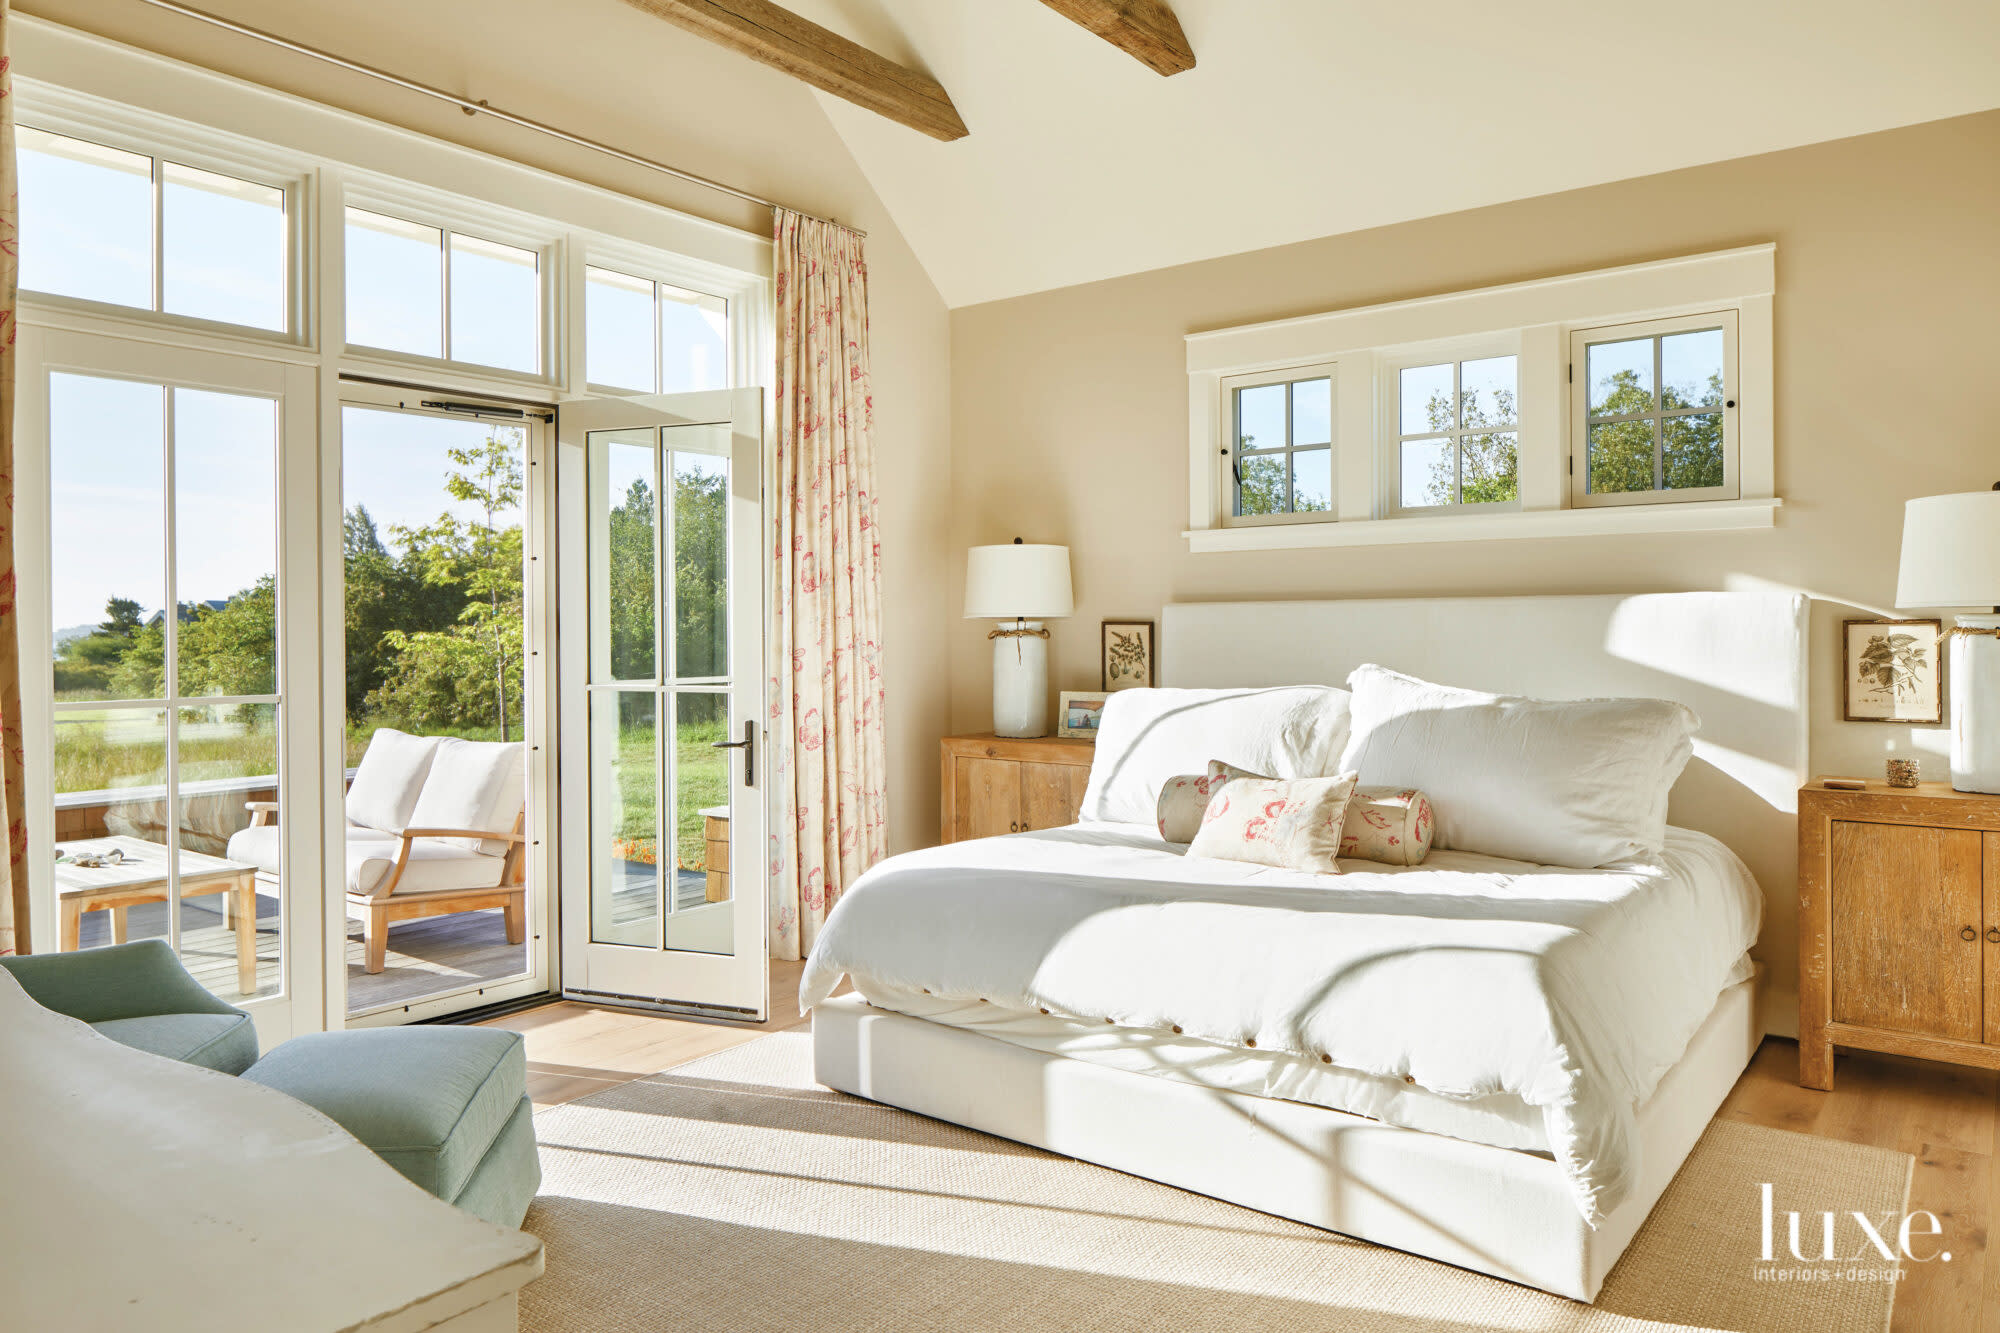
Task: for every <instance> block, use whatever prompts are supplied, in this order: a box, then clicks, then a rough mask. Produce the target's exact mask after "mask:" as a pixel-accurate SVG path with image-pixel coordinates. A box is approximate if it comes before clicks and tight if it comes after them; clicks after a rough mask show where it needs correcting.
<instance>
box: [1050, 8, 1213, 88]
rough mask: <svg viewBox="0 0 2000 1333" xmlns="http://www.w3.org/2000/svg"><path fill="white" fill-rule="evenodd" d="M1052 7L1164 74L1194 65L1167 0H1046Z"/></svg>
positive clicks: (1192, 57) (1179, 25)
mask: <svg viewBox="0 0 2000 1333" xmlns="http://www.w3.org/2000/svg"><path fill="white" fill-rule="evenodd" d="M1042 3H1043V4H1045V5H1047V6H1048V7H1049V8H1050V9H1053V10H1055V11H1056V13H1058V14H1061V15H1062V16H1063V17H1064V18H1068V19H1073V20H1075V21H1076V22H1077V23H1080V24H1082V25H1083V26H1084V27H1086V28H1088V29H1090V30H1091V31H1092V32H1094V33H1096V34H1097V35H1098V36H1099V37H1102V38H1103V39H1104V40H1105V41H1107V42H1109V43H1111V44H1112V45H1113V46H1115V47H1117V48H1118V49H1119V50H1121V51H1124V52H1126V53H1127V54H1129V55H1131V56H1132V57H1133V58H1134V59H1136V60H1138V61H1139V62H1140V63H1141V64H1143V65H1145V66H1147V67H1148V68H1150V69H1153V70H1155V71H1157V72H1159V73H1161V74H1178V73H1180V72H1181V71H1182V70H1185V69H1193V68H1194V48H1193V47H1191V46H1189V45H1188V39H1187V34H1185V33H1183V32H1182V31H1181V21H1180V20H1179V19H1177V18H1175V17H1174V11H1173V10H1171V9H1169V8H1167V5H1166V0H1042Z"/></svg>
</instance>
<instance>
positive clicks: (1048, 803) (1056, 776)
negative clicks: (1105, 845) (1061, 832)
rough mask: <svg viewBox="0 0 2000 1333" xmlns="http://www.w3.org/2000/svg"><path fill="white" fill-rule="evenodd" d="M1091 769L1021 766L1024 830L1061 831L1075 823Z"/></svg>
mask: <svg viewBox="0 0 2000 1333" xmlns="http://www.w3.org/2000/svg"><path fill="white" fill-rule="evenodd" d="M1089 782H1090V770H1089V769H1087V768H1083V767H1081V766H1079V765H1077V764H1022V765H1021V806H1022V809H1023V811H1024V815H1025V817H1024V818H1023V820H1022V821H1021V827H1022V828H1024V829H1033V828H1061V827H1062V826H1063V825H1065V824H1074V823H1075V822H1076V812H1077V811H1079V810H1081V809H1083V789H1084V787H1085V786H1086V785H1088V784H1089Z"/></svg>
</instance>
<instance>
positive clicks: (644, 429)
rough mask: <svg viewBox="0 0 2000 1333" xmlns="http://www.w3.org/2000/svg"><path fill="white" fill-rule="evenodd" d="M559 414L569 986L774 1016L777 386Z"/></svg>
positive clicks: (631, 999)
mask: <svg viewBox="0 0 2000 1333" xmlns="http://www.w3.org/2000/svg"><path fill="white" fill-rule="evenodd" d="M556 430H557V441H558V463H557V466H558V472H557V508H558V519H557V530H558V542H559V561H558V581H559V588H560V591H559V594H558V607H557V615H558V619H559V622H560V631H559V635H558V642H559V643H560V645H561V647H560V652H561V655H562V656H561V671H560V677H561V681H560V687H559V689H560V695H561V708H562V784H561V785H562V795H561V800H562V807H563V826H564V828H565V830H567V831H568V834H569V836H567V837H566V838H565V839H564V840H563V845H562V849H561V856H562V861H563V874H562V877H561V884H562V888H561V894H562V904H561V906H562V931H561V935H562V959H563V991H564V993H566V994H569V995H574V996H577V997H579V998H585V999H595V1000H610V1001H615V1002H619V1003H628V1004H630V1003H638V1004H647V1005H659V1006H663V1007H667V1008H674V1009H687V1010H693V1011H698V1012H704V1013H713V1014H718V1015H722V1016H727V1017H736V1018H743V1019H753V1020H761V1019H763V1018H764V1017H765V1015H766V1014H767V1013H768V1011H769V983H768V978H767V973H766V964H765V960H766V939H765V904H766V892H765V876H764V869H763V868H764V864H765V860H766V857H765V853H764V846H765V801H764V795H763V793H764V790H765V787H764V773H765V769H766V764H765V754H764V743H763V742H764V728H763V719H764V716H765V709H764V679H765V670H764V656H763V642H764V637H763V636H764V627H763V621H764V615H763V587H764V579H763V568H764V566H763V561H762V550H763V542H762V531H763V391H762V390H760V389H737V390H719V391H715V392H709V393H689V394H671V395H654V396H648V397H638V398H621V399H598V400H591V401H587V402H582V403H569V404H565V405H564V406H563V407H562V408H561V409H560V410H559V412H558V414H557V426H556Z"/></svg>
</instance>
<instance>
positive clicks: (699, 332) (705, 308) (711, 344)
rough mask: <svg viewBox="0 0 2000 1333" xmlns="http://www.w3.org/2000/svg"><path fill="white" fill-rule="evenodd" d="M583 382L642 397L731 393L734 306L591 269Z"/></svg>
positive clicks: (585, 314) (586, 288) (703, 295)
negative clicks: (709, 391)
mask: <svg viewBox="0 0 2000 1333" xmlns="http://www.w3.org/2000/svg"><path fill="white" fill-rule="evenodd" d="M583 319H584V347H585V352H584V357H585V366H584V378H586V379H587V380H589V381H590V382H591V383H592V384H597V385H602V386H604V387H606V388H613V389H631V390H633V391H634V392H637V393H692V392H696V391H699V390H704V389H726V388H728V387H729V383H730V377H729V302H728V301H727V300H726V299H725V298H723V297H720V296H711V295H709V294H708V293H706V292H697V291H692V290H690V289H688V288H685V287H676V286H673V285H672V284H670V283H665V282H654V281H653V280H651V279H649V278H639V277H633V276H632V275H630V274H627V273H620V272H618V271H617V270H615V269H608V268H598V267H595V266H591V267H587V268H585V270H584V311H583Z"/></svg>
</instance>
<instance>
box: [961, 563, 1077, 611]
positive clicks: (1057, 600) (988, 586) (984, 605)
mask: <svg viewBox="0 0 2000 1333" xmlns="http://www.w3.org/2000/svg"><path fill="white" fill-rule="evenodd" d="M1075 609H1076V603H1075V601H1074V600H1073V599H1072V598H1071V595H1070V586H1069V547H1067V546H1026V545H1020V544H1015V545H1010V546H975V547H973V548H972V549H971V550H970V551H968V552H967V553H966V561H965V618H966V619H967V620H1054V619H1056V618H1058V617H1061V616H1066V615H1068V614H1070V612H1072V611H1074V610H1075Z"/></svg>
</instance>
